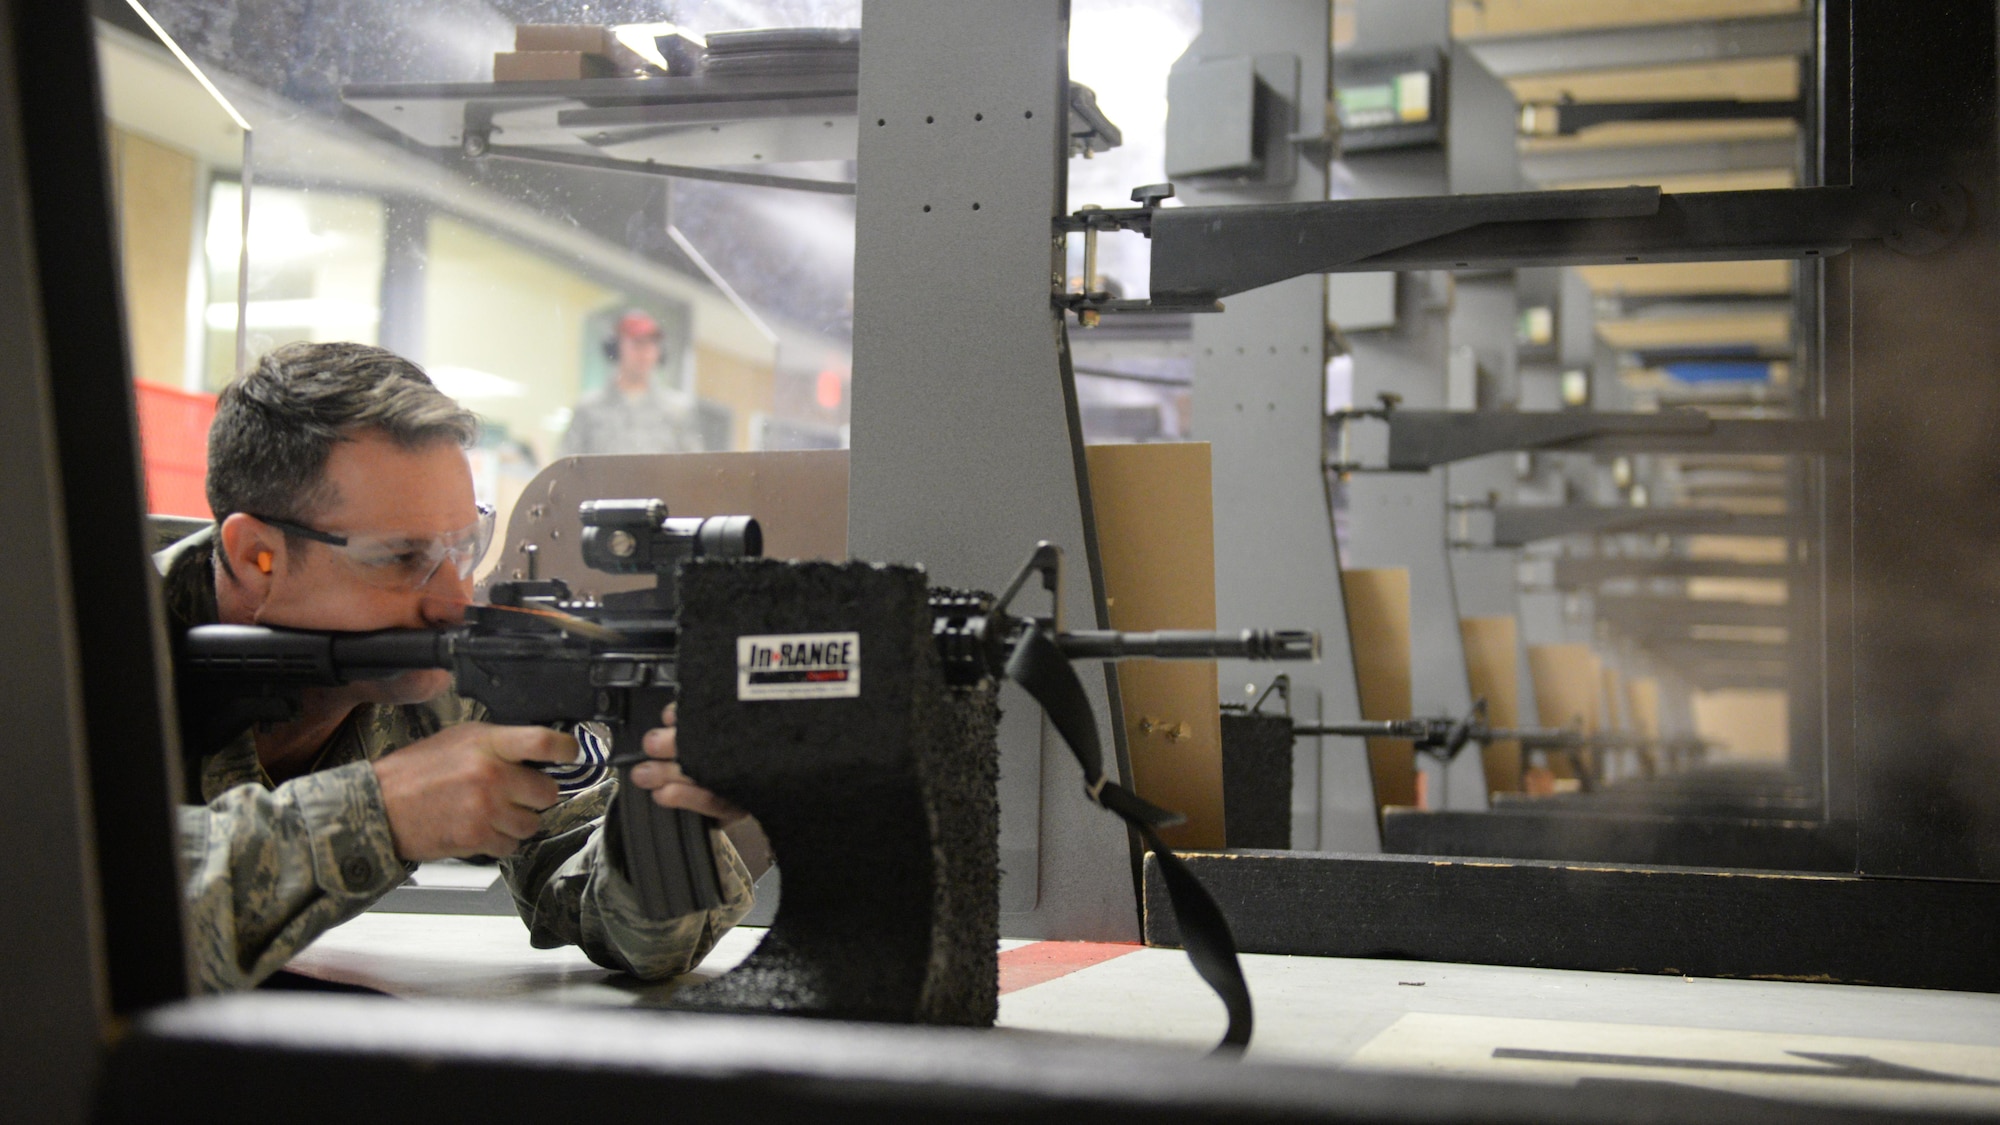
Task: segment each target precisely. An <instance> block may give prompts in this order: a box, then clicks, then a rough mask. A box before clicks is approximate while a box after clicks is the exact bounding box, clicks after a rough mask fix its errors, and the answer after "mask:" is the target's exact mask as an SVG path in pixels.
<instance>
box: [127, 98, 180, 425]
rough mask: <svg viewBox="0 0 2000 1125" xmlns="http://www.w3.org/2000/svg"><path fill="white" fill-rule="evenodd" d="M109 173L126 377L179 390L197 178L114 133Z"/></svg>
mask: <svg viewBox="0 0 2000 1125" xmlns="http://www.w3.org/2000/svg"><path fill="white" fill-rule="evenodd" d="M111 170H112V183H113V185H114V192H115V202H116V206H117V210H118V248H119V252H120V255H121V257H122V259H123V268H124V282H125V323H126V326H127V331H128V332H129V333H130V336H131V341H130V342H131V349H132V374H133V376H134V377H136V378H139V379H144V380H146V381H148V382H153V383H165V384H167V385H169V386H174V387H178V386H181V385H182V384H183V382H184V380H185V378H186V373H187V329H188V266H189V259H190V257H191V256H192V254H193V251H194V217H195V192H196V190H197V183H196V179H197V171H196V166H195V159H194V157H193V156H192V155H190V154H188V153H185V152H182V151H181V150H179V149H176V148H171V147H169V146H167V145H163V144H160V143H158V142H157V141H152V140H148V139H147V138H145V137H142V136H140V135H138V134H137V133H133V132H129V131H127V130H125V129H120V128H118V127H116V126H113V127H112V129H111Z"/></svg>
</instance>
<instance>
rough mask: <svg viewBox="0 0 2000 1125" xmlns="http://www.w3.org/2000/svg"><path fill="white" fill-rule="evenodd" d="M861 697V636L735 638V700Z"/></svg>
mask: <svg viewBox="0 0 2000 1125" xmlns="http://www.w3.org/2000/svg"><path fill="white" fill-rule="evenodd" d="M860 694H861V634H859V633H793V634H790V635H787V636H775V637H738V638H736V698H738V699H743V700H755V699H853V698H855V697H857V696H859V695H860Z"/></svg>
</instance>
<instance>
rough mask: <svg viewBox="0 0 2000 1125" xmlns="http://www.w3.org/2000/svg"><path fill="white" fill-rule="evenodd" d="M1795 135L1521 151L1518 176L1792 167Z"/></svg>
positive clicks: (1637, 177)
mask: <svg viewBox="0 0 2000 1125" xmlns="http://www.w3.org/2000/svg"><path fill="white" fill-rule="evenodd" d="M1798 163H1799V142H1798V138H1796V137H1764V138H1761V139H1757V140H1743V141H1696V142H1692V143H1685V144H1668V145H1629V146H1628V145H1620V146H1618V147H1615V148H1587V147H1582V146H1579V147H1576V148H1572V149H1568V150H1565V151H1560V152H1526V153H1522V154H1521V174H1522V175H1524V176H1526V177H1528V179H1530V180H1532V181H1533V182H1535V183H1537V184H1563V183H1577V182H1582V181H1589V182H1600V181H1605V180H1615V179H1620V178H1626V177H1629V178H1631V180H1632V181H1633V182H1634V183H1643V182H1646V181H1647V180H1649V179H1658V178H1664V177H1667V176H1704V175H1713V174H1715V173H1720V172H1754V171H1760V170H1766V169H1790V168H1796V167H1797V166H1798Z"/></svg>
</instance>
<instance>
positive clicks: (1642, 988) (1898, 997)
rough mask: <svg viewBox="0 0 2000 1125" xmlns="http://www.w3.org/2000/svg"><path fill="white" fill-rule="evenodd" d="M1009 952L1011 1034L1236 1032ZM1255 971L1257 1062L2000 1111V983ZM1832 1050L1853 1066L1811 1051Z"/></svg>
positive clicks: (458, 955) (1030, 946)
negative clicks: (1950, 987) (1959, 988)
mask: <svg viewBox="0 0 2000 1125" xmlns="http://www.w3.org/2000/svg"><path fill="white" fill-rule="evenodd" d="M763 932H764V931H763V930H761V929H759V928H755V927H739V928H737V929H736V930H734V931H732V932H731V933H729V934H728V935H726V936H724V938H723V939H722V942H721V943H720V944H719V945H718V946H717V947H716V949H715V951H714V952H713V953H711V954H710V955H709V958H708V960H707V961H706V962H705V963H704V964H703V965H702V966H701V967H700V968H699V969H697V970H696V971H695V973H693V974H690V975H689V976H688V977H683V978H680V980H679V981H677V982H666V983H662V984H657V985H641V984H637V983H636V982H632V981H629V980H627V979H625V978H621V977H620V976H618V975H617V974H613V973H608V972H606V971H604V970H602V969H600V968H598V967H597V966H595V965H592V964H591V963H590V962H589V961H588V960H586V959H585V958H584V957H583V955H582V954H581V953H580V952H578V951H577V950H576V949H574V948H563V949H553V950H538V949H534V948H532V947H530V946H529V944H528V940H527V932H526V930H525V929H524V928H523V927H522V925H521V923H520V922H519V921H518V920H516V919H514V918H511V917H502V916H495V915H470V914H464V915H449V914H396V913H387V912H382V911H374V912H370V913H367V914H363V915H362V916H361V917H359V918H357V919H355V920H354V921H352V922H350V923H348V924H347V925H344V926H342V927H340V928H338V929H336V930H334V931H332V932H331V933H329V934H327V935H326V936H325V937H323V938H321V939H320V940H319V942H318V943H316V944H315V945H314V946H313V947H312V948H310V949H309V950H307V951H306V952H305V953H304V954H302V955H300V956H299V957H298V958H297V959H296V960H295V961H294V962H293V963H292V966H291V967H292V968H293V969H294V970H295V971H298V972H302V973H305V974H307V975H310V976H315V977H320V978H324V979H328V980H334V981H339V982H344V983H349V984H361V985H366V986H369V987H372V988H376V989H379V990H381V991H384V992H388V993H391V994H392V995H396V996H401V997H405V998H411V999H449V1000H529V1001H534V1002H538V1003H558V1004H584V1005H599V1006H616V1007H626V1006H634V1005H645V1004H647V1003H650V1002H656V1001H657V1000H659V999H660V998H662V997H663V996H664V995H665V994H666V993H668V992H670V991H671V990H672V989H673V988H674V987H676V986H677V985H678V984H680V983H690V982H692V981H693V980H697V979H706V978H708V977H712V976H714V975H718V974H720V973H721V972H724V971H726V970H727V969H728V968H730V967H731V966H733V965H734V964H735V963H736V962H737V961H738V960H739V959H741V958H742V957H744V956H745V955H747V954H748V952H749V951H750V949H751V947H752V946H754V945H755V944H756V942H757V941H758V939H760V938H761V937H762V936H763ZM1001 950H1002V952H1001V993H1002V994H1001V998H1000V1021H999V1026H1000V1027H1001V1028H1002V1029H1004V1032H1005V1033H1007V1034H1011V1035H1028V1036H1036V1037H1039V1036H1043V1035H1051V1034H1053V1035H1063V1036H1086V1037H1092V1038H1101V1039H1106V1040H1123V1041H1127V1042H1139V1043H1148V1044H1153V1045H1156V1046H1158V1047H1159V1048H1160V1049H1161V1050H1163V1051H1171V1052H1175V1053H1185V1054H1187V1055H1188V1056H1190V1057H1193V1056H1195V1055H1197V1054H1199V1053H1201V1052H1203V1051H1205V1050H1206V1049H1207V1048H1208V1047H1209V1046H1210V1045H1212V1044H1213V1043H1214V1042H1215V1039H1216V1036H1217V1034H1218V1033H1219V1031H1220V1029H1221V1027H1222V1023H1223V1014H1222V1010H1221V1006H1220V1004H1219V1003H1217V1001H1216V999H1215V997H1214V996H1213V995H1212V994H1211V993H1210V992H1209V991H1208V990H1207V988H1205V987H1204V986H1203V985H1202V983H1201V982H1200V981H1199V980H1198V979H1197V978H1196V977H1195V975H1194V973H1193V971H1192V970H1191V969H1190V968H1189V967H1188V964H1187V960H1186V958H1185V957H1184V956H1183V955H1182V954H1181V953H1180V951H1178V950H1173V949H1151V948H1145V947H1141V946H1128V945H1111V944H1098V943H1082V942H1023V941H1003V942H1001ZM1243 966H1244V971H1245V973H1246V974H1247V975H1248V977H1249V981H1250V986H1251V989H1252V991H1253V992H1254V994H1255V996H1256V999H1257V1004H1258V1029H1257V1036H1256V1039H1255V1041H1254V1043H1253V1045H1252V1047H1251V1054H1252V1056H1253V1057H1254V1058H1255V1059H1256V1060H1260V1061H1267V1062H1284V1063H1295V1064H1306V1065H1310V1066H1324V1067H1329V1068H1337V1069H1345V1070H1368V1071H1389V1072H1411V1073H1416V1072H1420V1073H1425V1074H1433V1075H1435V1074H1450V1075H1462V1076H1465V1077H1471V1078H1482V1079H1500V1080H1512V1081H1522V1082H1531V1083H1556V1084H1562V1085H1569V1084H1573V1083H1575V1082H1577V1081H1579V1080H1583V1079H1613V1080H1626V1081H1640V1082H1663V1081H1664V1082H1674V1083H1681V1084H1687V1085H1694V1086H1699V1087H1704V1088H1707V1089H1711V1090H1718V1091H1729V1092H1733V1093H1740V1094H1749V1095H1754V1096H1761V1097H1778V1098H1785V1099H1798V1100H1804V1101H1811V1102H1818V1103H1825V1104H1834V1105H1855V1106H1872V1107H1877V1108H1881V1107H1891V1106H1893V1107H1896V1108H1898V1109H1899V1110H1906V1111H1911V1112H1917V1111H1924V1110H1932V1111H1938V1112H1966V1111H1972V1112H1975V1113H1981V1114H1990V1115H1995V1116H2000V996H1994V995H1987V994H1979V993H1961V992H1943V991H1919V990H1906V989H1888V988H1870V987H1860V986H1853V985H1826V984H1813V983H1792V982H1776V981H1745V980H1700V979H1688V978H1682V977H1678V976H1640V975H1626V974H1615V973H1587V972H1570V971H1563V970H1551V969H1523V968H1507V967H1495V966H1481V965H1457V964H1439V963H1425V962H1414V961H1392V960H1358V959H1345V958H1318V957H1280V956H1269V955H1256V954H1252V955H1246V956H1245V957H1244V958H1243ZM1836 1056H1838V1057H1839V1059H1840V1060H1844V1061H1819V1060H1832V1059H1835V1057H1836ZM1857 1060H1870V1061H1857ZM1708 1063H1715V1064H1719V1065H1717V1066H1714V1067H1709V1066H1706V1065H1705V1064H1708ZM1821 1068H1823V1069H1821ZM1907 1068H1914V1070H1911V1069H1907ZM1919 1071H1920V1072H1923V1073H1917V1072H1919Z"/></svg>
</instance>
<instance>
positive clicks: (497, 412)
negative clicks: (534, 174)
mask: <svg viewBox="0 0 2000 1125" xmlns="http://www.w3.org/2000/svg"><path fill="white" fill-rule="evenodd" d="M618 299H619V294H618V293H617V292H616V291H615V290H612V289H607V288H605V287H604V286H602V285H598V284H597V283H595V282H593V281H591V280H590V279H588V278H586V277H584V276H583V275H582V274H580V273H578V272H576V271H575V270H571V269H569V268H567V267H565V266H562V265H559V264H557V263H555V262H552V261H550V260H549V259H547V258H545V257H542V256H541V255H539V254H535V253H533V252H531V251H528V250H524V249H522V248H520V247H518V246H516V245H514V244H512V243H510V242H506V241H504V240H502V239H500V238H497V237H495V236H493V235H490V234H487V233H486V232H485V231H483V230H480V229H478V228H476V227H473V226H471V225H470V224H467V223H463V222H460V221H458V220H456V219H452V218H449V217H446V216H436V217H433V218H432V219H431V223H430V247H429V256H428V259H427V262H426V265H425V269H424V356H423V359H424V365H425V366H426V367H431V368H439V367H455V368H466V369H470V370H473V371H478V372H483V373H485V374H488V375H495V376H498V377H499V378H500V379H502V380H505V381H506V382H507V383H511V384H513V386H514V388H518V391H519V393H518V394H496V395H490V396H472V395H464V396H462V398H463V401H464V403H465V405H466V406H468V407H470V408H471V409H473V410H476V411H478V412H479V413H480V414H481V415H482V416H484V417H486V418H489V419H491V420H493V421H496V422H503V423H505V424H506V426H507V428H508V430H509V432H511V433H512V434H513V436H515V437H517V438H519V439H521V440H523V441H526V442H527V443H528V444H529V445H530V446H532V447H533V448H534V450H535V452H536V455H537V456H538V457H540V458H541V460H542V461H543V462H544V463H546V462H547V461H548V460H549V459H550V458H551V457H552V456H553V455H554V453H555V450H556V446H557V444H558V443H559V442H561V440H562V435H563V430H564V426H562V425H560V424H557V419H558V418H559V417H560V415H559V414H558V412H559V411H562V410H566V409H568V408H569V407H571V406H573V405H574V404H575V403H576V395H577V387H578V385H579V383H580V380H581V379H582V368H583V348H584V336H583V333H584V326H585V322H586V320H587V318H588V317H589V316H590V315H591V314H592V313H594V312H597V311H599V310H601V309H604V308H606V307H607V306H610V305H612V304H614V303H615V302H617V301H618ZM440 382H441V383H444V384H445V385H446V386H447V389H450V380H449V379H441V380H440Z"/></svg>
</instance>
